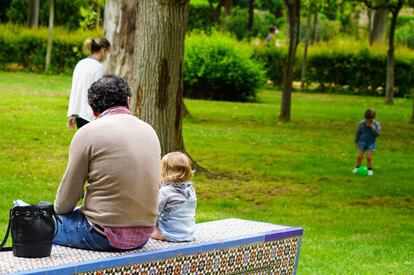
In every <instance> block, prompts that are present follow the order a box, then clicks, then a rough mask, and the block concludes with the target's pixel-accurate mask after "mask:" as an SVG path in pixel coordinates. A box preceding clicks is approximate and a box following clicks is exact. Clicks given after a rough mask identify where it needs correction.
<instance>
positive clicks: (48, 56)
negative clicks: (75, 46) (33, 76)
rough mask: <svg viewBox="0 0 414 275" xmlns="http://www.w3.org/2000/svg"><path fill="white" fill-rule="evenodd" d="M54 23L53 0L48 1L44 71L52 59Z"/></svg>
mask: <svg viewBox="0 0 414 275" xmlns="http://www.w3.org/2000/svg"><path fill="white" fill-rule="evenodd" d="M54 21H55V0H49V27H48V34H47V49H46V64H45V71H48V70H49V67H50V60H51V59H52V46H53V24H54Z"/></svg>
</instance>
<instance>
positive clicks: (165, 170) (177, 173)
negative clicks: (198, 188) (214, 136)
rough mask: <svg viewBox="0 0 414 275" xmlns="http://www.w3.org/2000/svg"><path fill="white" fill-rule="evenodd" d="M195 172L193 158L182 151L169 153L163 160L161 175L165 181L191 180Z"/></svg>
mask: <svg viewBox="0 0 414 275" xmlns="http://www.w3.org/2000/svg"><path fill="white" fill-rule="evenodd" d="M193 173H194V171H193V170H192V169H191V160H190V159H189V157H188V156H187V155H185V154H183V153H181V152H171V153H168V154H166V155H165V156H164V157H163V158H162V160H161V177H162V181H163V182H164V183H172V184H174V183H180V182H186V181H189V180H191V178H192V177H193Z"/></svg>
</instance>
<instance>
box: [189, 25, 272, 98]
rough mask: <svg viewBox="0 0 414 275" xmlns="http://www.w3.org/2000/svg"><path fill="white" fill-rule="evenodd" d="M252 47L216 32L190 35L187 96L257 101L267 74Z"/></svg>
mask: <svg viewBox="0 0 414 275" xmlns="http://www.w3.org/2000/svg"><path fill="white" fill-rule="evenodd" d="M252 54H253V51H252V49H251V47H249V46H248V45H245V44H243V43H240V42H237V41H236V40H235V39H233V38H231V37H230V36H228V35H224V34H220V33H217V32H213V33H212V34H211V36H208V35H206V34H203V33H201V34H195V33H192V34H190V35H188V37H187V39H186V49H185V63H184V95H186V96H189V97H194V98H205V99H214V100H228V101H249V100H254V99H255V96H256V89H257V88H258V87H260V86H261V85H262V83H263V75H264V71H263V69H262V66H261V64H260V63H258V62H254V61H253V60H252V59H251V57H252Z"/></svg>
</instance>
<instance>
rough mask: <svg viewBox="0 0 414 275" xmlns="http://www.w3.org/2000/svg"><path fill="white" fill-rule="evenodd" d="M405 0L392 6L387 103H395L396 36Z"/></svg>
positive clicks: (386, 91) (399, 0)
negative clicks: (399, 16) (398, 20)
mask: <svg viewBox="0 0 414 275" xmlns="http://www.w3.org/2000/svg"><path fill="white" fill-rule="evenodd" d="M402 5H403V0H398V3H397V5H396V6H395V7H394V8H391V13H392V19H391V25H390V37H389V43H388V51H387V82H386V89H385V104H394V88H395V87H394V85H395V83H394V81H395V77H394V70H395V65H394V64H395V58H394V36H395V29H396V27H397V19H398V14H399V12H400V10H401V8H402Z"/></svg>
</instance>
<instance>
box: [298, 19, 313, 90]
mask: <svg viewBox="0 0 414 275" xmlns="http://www.w3.org/2000/svg"><path fill="white" fill-rule="evenodd" d="M310 25H311V12H310V11H309V12H308V16H307V18H306V34H305V43H304V45H303V48H304V49H303V61H302V72H301V77H300V91H301V92H302V93H303V92H304V91H305V79H306V65H307V63H308V46H309V38H310V27H311V26H310Z"/></svg>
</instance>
